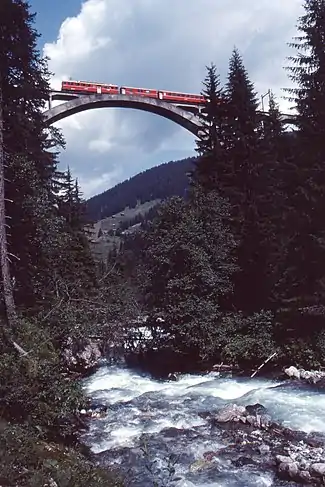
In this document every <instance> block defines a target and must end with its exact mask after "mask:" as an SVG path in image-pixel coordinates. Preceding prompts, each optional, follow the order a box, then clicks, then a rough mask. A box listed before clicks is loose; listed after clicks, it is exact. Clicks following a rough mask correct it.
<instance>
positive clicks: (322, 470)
mask: <svg viewBox="0 0 325 487" xmlns="http://www.w3.org/2000/svg"><path fill="white" fill-rule="evenodd" d="M309 470H310V473H311V474H312V475H315V476H317V477H324V476H325V463H313V464H312V465H311V466H310V469H309Z"/></svg>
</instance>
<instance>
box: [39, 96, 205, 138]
mask: <svg viewBox="0 0 325 487" xmlns="http://www.w3.org/2000/svg"><path fill="white" fill-rule="evenodd" d="M104 107H116V108H133V109H136V110H142V111H145V112H151V113H155V114H156V115H160V116H162V117H164V118H167V119H169V120H171V121H173V122H175V123H177V124H178V125H180V126H182V127H184V128H185V129H187V130H188V131H189V132H191V133H192V134H194V135H195V136H197V135H198V132H199V130H200V128H201V126H202V124H201V120H200V118H199V117H198V116H197V115H195V114H193V113H191V112H189V111H187V110H183V109H182V108H179V107H176V106H174V105H172V104H170V103H167V102H165V101H162V100H159V99H155V98H143V97H141V96H134V95H132V96H128V95H122V94H119V95H110V94H94V95H82V96H79V97H77V98H74V99H72V100H70V101H67V102H65V103H62V104H60V105H57V106H56V107H53V108H50V109H49V110H46V111H45V112H44V113H43V115H44V118H45V120H46V121H47V123H48V124H49V125H51V124H53V123H55V122H58V121H59V120H63V119H64V118H66V117H69V116H70V115H74V114H75V113H80V112H84V111H86V110H92V109H95V108H104Z"/></svg>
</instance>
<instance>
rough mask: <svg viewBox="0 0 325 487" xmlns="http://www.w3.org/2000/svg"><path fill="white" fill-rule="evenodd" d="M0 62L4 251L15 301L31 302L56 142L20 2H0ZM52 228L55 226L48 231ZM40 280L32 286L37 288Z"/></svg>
mask: <svg viewBox="0 0 325 487" xmlns="http://www.w3.org/2000/svg"><path fill="white" fill-rule="evenodd" d="M0 19H1V24H0V66H1V74H2V90H3V121H4V133H3V142H4V152H5V166H6V172H5V177H6V185H5V192H6V197H7V199H8V200H11V203H8V204H7V208H6V209H7V215H8V217H10V219H8V221H9V222H10V227H11V228H10V238H9V250H10V252H11V253H12V254H14V255H16V256H17V257H18V258H17V259H13V261H12V273H13V275H14V277H15V281H16V285H15V295H16V298H17V302H18V304H19V303H20V304H22V303H23V302H24V303H28V304H29V305H30V306H32V305H33V303H34V302H35V296H36V295H37V292H36V293H35V288H34V285H35V284H36V281H37V280H39V277H40V272H39V268H38V266H39V265H41V263H43V264H44V265H45V267H44V268H45V269H47V268H48V259H49V258H50V256H49V255H48V256H46V252H48V248H46V245H47V241H48V238H47V235H48V233H49V232H50V231H51V225H49V222H50V221H51V222H52V224H54V226H55V227H56V226H57V224H58V223H59V222H55V221H54V220H55V219H54V214H53V208H52V204H53V201H52V198H51V194H50V188H51V184H52V182H51V178H52V175H53V173H54V170H55V155H54V154H52V153H51V152H49V151H48V149H49V148H50V147H51V146H53V144H54V143H55V141H54V139H53V138H52V137H51V135H47V134H48V130H47V129H46V127H45V122H44V120H43V116H42V113H41V107H42V106H43V105H44V101H45V100H46V98H47V97H48V90H49V84H48V79H49V74H48V71H47V67H46V63H45V61H43V60H42V59H41V56H40V53H39V51H38V49H37V37H38V35H37V33H36V32H35V31H34V30H33V27H32V24H33V20H34V17H33V15H31V14H30V13H29V10H28V4H27V2H24V1H22V0H4V1H3V2H1V5H0ZM53 230H56V228H55V229H53ZM43 285H44V282H43V283H41V282H39V283H38V284H37V286H38V287H39V288H41V287H42V286H43Z"/></svg>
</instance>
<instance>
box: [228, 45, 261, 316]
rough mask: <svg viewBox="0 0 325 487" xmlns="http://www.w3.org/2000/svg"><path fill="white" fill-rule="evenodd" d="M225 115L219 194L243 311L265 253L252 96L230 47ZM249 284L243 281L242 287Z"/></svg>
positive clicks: (253, 300)
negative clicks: (226, 208)
mask: <svg viewBox="0 0 325 487" xmlns="http://www.w3.org/2000/svg"><path fill="white" fill-rule="evenodd" d="M226 97H227V115H226V117H227V118H226V127H225V149H226V153H227V157H226V158H225V159H224V166H223V177H222V178H221V179H220V184H219V188H220V193H221V195H222V196H223V197H226V198H227V199H228V200H229V202H230V204H231V207H232V230H233V232H234V234H235V236H236V238H237V239H238V240H239V241H240V245H239V248H238V266H239V268H240V271H239V273H238V275H237V276H236V278H235V290H234V293H235V306H237V307H238V308H239V309H242V310H244V311H247V312H252V311H255V310H256V308H257V309H259V304H260V302H261V300H262V295H263V294H264V290H263V275H262V269H263V267H264V260H265V255H264V254H263V253H262V251H261V248H259V241H260V227H259V214H258V199H259V196H260V194H261V190H262V182H261V177H260V167H261V163H262V161H261V157H260V151H259V144H260V132H261V123H260V120H259V117H258V114H257V106H258V103H257V97H256V93H255V90H254V86H253V84H252V82H251V81H250V80H249V77H248V74H247V71H246V69H245V66H244V64H243V61H242V58H241V56H240V54H239V52H238V50H237V49H234V51H233V53H232V56H231V58H230V62H229V72H228V80H227V84H226ZM248 283H249V286H248Z"/></svg>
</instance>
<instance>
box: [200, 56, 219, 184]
mask: <svg viewBox="0 0 325 487" xmlns="http://www.w3.org/2000/svg"><path fill="white" fill-rule="evenodd" d="M203 85H204V89H203V91H202V95H203V96H204V99H205V104H204V106H203V108H202V110H201V113H200V119H201V122H202V128H201V129H200V135H199V138H198V139H197V143H196V151H197V152H198V154H199V157H198V159H197V160H195V166H196V168H195V171H194V173H192V177H193V182H194V184H198V185H199V186H200V187H201V189H202V190H204V191H210V190H215V189H216V188H217V186H218V178H219V173H220V169H221V164H222V159H223V157H224V148H223V118H224V106H225V94H224V90H223V89H222V88H221V86H220V77H219V75H218V74H217V71H216V66H215V65H214V64H211V66H210V67H207V75H206V78H205V80H204V82H203Z"/></svg>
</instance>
